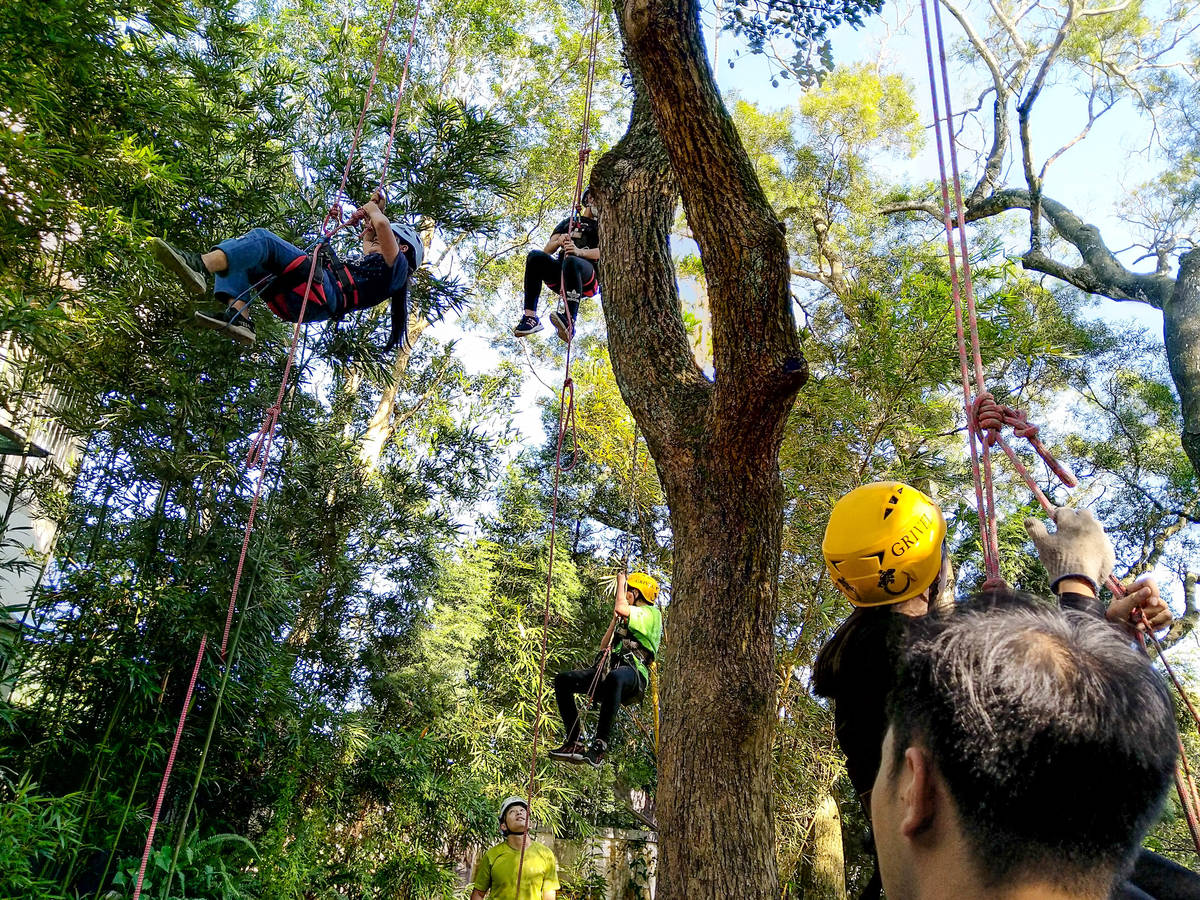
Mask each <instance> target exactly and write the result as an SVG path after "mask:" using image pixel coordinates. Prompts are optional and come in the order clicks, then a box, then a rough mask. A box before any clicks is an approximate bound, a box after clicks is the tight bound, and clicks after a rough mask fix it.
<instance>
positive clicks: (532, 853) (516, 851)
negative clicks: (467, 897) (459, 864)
mask: <svg viewBox="0 0 1200 900" xmlns="http://www.w3.org/2000/svg"><path fill="white" fill-rule="evenodd" d="M500 833H501V834H503V835H504V840H503V841H501V842H500V843H499V844H497V845H496V846H495V847H492V848H491V849H490V850H488V851H487V853H485V854H483V856H481V857H479V862H478V863H477V864H476V865H475V878H474V879H473V881H472V883H471V887H472V891H471V900H483V898H484V897H485V896H489V895H490V900H554V897H555V895H556V894H557V893H558V861H557V860H555V858H554V851H552V850H551V849H550V848H549V847H547V846H545V845H544V844H539V843H538V842H537V841H535V840H533V838H532V837H530V835H529V806H528V804H526V802H525V799H524V798H523V797H509V798H508V799H507V800H505V801H504V802H503V803H502V804H501V805H500ZM522 844H524V846H525V862H524V863H523V864H522V862H521V845H522ZM518 869H520V871H521V893H520V896H518V895H517V870H518Z"/></svg>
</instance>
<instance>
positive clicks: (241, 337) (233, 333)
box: [196, 306, 255, 347]
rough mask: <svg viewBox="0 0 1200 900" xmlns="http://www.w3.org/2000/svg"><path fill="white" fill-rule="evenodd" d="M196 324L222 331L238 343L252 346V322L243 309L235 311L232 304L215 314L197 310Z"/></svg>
mask: <svg viewBox="0 0 1200 900" xmlns="http://www.w3.org/2000/svg"><path fill="white" fill-rule="evenodd" d="M196 324H198V325H203V326H204V327H205V328H214V329H216V330H217V331H223V332H225V333H226V334H227V335H229V336H230V337H231V338H233V339H234V340H235V341H237V342H238V343H239V344H244V345H246V346H247V347H253V346H254V340H255V337H254V323H253V322H251V321H250V317H249V316H247V315H246V313H245V311H244V310H243V311H242V312H240V313H239V312H235V311H234V308H233V307H232V306H227V307H225V311H224V312H222V313H218V314H216V315H214V314H212V313H204V312H197V313H196Z"/></svg>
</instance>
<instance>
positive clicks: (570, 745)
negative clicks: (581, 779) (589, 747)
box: [547, 741, 584, 763]
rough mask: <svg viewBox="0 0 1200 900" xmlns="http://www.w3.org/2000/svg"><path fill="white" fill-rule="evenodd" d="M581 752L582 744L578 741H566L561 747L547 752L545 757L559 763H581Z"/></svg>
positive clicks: (582, 749)
mask: <svg viewBox="0 0 1200 900" xmlns="http://www.w3.org/2000/svg"><path fill="white" fill-rule="evenodd" d="M583 752H584V748H583V744H582V743H580V742H579V741H566V742H564V743H563V745H562V746H561V747H555V748H554V749H553V750H551V751H549V752H548V753H547V756H549V757H550V758H551V759H557V760H559V761H561V762H569V763H581V762H583Z"/></svg>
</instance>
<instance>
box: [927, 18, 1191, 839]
mask: <svg viewBox="0 0 1200 900" xmlns="http://www.w3.org/2000/svg"><path fill="white" fill-rule="evenodd" d="M933 18H934V31H935V33H936V35H937V53H938V58H939V62H940V69H941V85H940V87H941V96H940V102H939V92H938V88H939V85H938V78H937V77H936V75H935V74H934V61H933V57H934V49H933V40H932V38H931V36H930V26H929V10H928V0H921V21H922V24H923V27H924V32H925V53H926V59H927V62H928V72H929V89H930V95H931V97H932V102H933V118H934V134H935V135H936V142H937V155H938V167H939V170H940V175H941V189H942V221H943V225H944V227H945V231H946V251H947V255H948V258H949V265H950V285H951V294H952V297H953V301H954V321H955V325H956V327H957V332H958V354H959V367H960V374H961V380H962V390H963V406H964V409H965V412H966V416H967V433H968V442H969V444H970V448H971V468H972V474H973V477H974V482H975V496H976V503H977V507H978V510H979V518H980V536H981V543H982V546H983V558H984V568H985V570H986V581H985V587H987V586H988V585H997V584H1002V583H1003V580H1002V579H1001V577H1000V560H999V538H998V529H997V521H996V519H997V517H996V506H995V497H994V491H993V481H992V468H991V458H990V453H989V451H990V448H991V447H993V446H995V445H999V446H1000V448H1001V449H1002V450H1003V451H1004V454H1005V455H1006V456H1007V457H1008V458H1009V460H1010V461H1011V462H1012V464H1013V468H1014V469H1015V470H1016V471H1017V473H1018V474H1019V475H1020V476H1021V478H1022V479H1023V480H1024V481H1025V484H1026V485H1028V487H1029V489H1030V491H1032V493H1033V495H1034V496H1035V497H1036V498H1037V500H1038V503H1039V504H1040V505H1041V507H1042V509H1044V510H1045V511H1046V512H1047V513H1048V514H1050V515H1053V514H1054V512H1055V510H1056V507H1055V505H1054V504H1053V503H1052V502H1051V500H1050V498H1049V497H1047V496H1046V494H1045V492H1044V491H1042V489H1041V487H1040V486H1039V485H1038V484H1037V482H1036V480H1035V479H1034V478H1033V475H1032V474H1031V473H1030V472H1029V469H1028V468H1027V467H1026V466H1025V464H1024V463H1023V462H1022V461H1021V459H1020V457H1018V456H1017V454H1016V452H1015V451H1014V450H1013V449H1012V447H1011V446H1009V444H1008V442H1007V441H1006V440H1005V439H1004V436H1003V432H1002V429H1003V428H1004V427H1006V426H1007V427H1011V428H1012V429H1013V433H1014V434H1016V435H1017V436H1018V437H1023V438H1025V439H1026V440H1028V441H1029V443H1030V445H1031V446H1032V447H1033V449H1034V451H1035V452H1036V453H1037V454H1038V456H1040V457H1041V459H1042V460H1043V462H1044V463H1045V464H1046V466H1047V467H1048V468H1049V469H1050V470H1051V471H1053V472H1054V474H1055V475H1056V476H1057V477H1058V478H1059V479H1060V480H1061V481H1062V482H1063V483H1064V484H1065V485H1066V486H1067V487H1075V485H1076V480H1075V476H1074V475H1072V474H1071V472H1070V471H1069V470H1067V469H1066V468H1065V467H1064V466H1062V465H1061V464H1060V463H1059V462H1058V461H1057V460H1056V459H1055V458H1054V456H1053V455H1052V454H1051V453H1050V451H1049V450H1048V449H1047V448H1046V447H1045V446H1044V445H1043V444H1042V442H1041V441H1040V440H1039V439H1038V428H1037V426H1036V425H1033V424H1031V423H1030V422H1029V420H1028V418H1027V417H1026V415H1025V413H1023V412H1021V411H1020V410H1017V409H1014V408H1013V407H1011V406H1002V405H1000V404H999V403H997V402H996V400H995V398H994V397H993V396H992V395H991V393H990V392H989V391H988V390H987V387H986V385H985V382H984V374H983V358H982V354H981V352H980V346H979V324H978V318H977V315H976V306H975V292H974V286H973V283H972V280H971V261H970V257H969V255H968V251H967V231H966V211H965V208H964V204H963V197H962V182H961V180H960V178H959V170H958V153H957V149H956V146H957V142H956V141H955V138H954V132H953V128H952V123H953V120H954V113H953V110H952V108H951V100H950V75H949V66H948V65H947V63H946V45H945V38H944V35H943V31H942V15H941V7H940V4H939V3H938V2H937V0H933ZM943 105H944V108H945V110H946V115H945V117H944V118H943V117H942V116H941V115H940V112H939V110H940V108H941V107H942V106H943ZM943 131H944V137H943ZM944 144H945V145H948V147H949V162H950V165H949V172H947V166H946V153H945V149H944V146H943V145H944ZM951 186H952V187H953V190H954V214H952V212H951V207H950V188H951ZM956 232H957V237H958V248H957V250H956V248H955V233H956ZM960 271H961V279H962V290H961V295H960V285H959V279H960ZM963 299H965V305H966V310H967V317H966V319H967V328H966V329H964V324H963ZM968 337H969V338H970V355H969V356H968V350H967V338H968ZM972 375H973V376H974V395H972V390H971V388H972V384H971V381H972V378H971V376H972ZM977 442H978V443H977ZM1107 585H1108V587H1109V589H1110V590H1111V591H1112V592H1113V594H1114V595H1115V596H1118V597H1120V596H1124V594H1125V588H1124V586H1123V585H1122V584H1121V582H1120V581H1119V580H1118V579H1117V578H1116V577H1115V576H1114V575H1110V576H1109V578H1108V582H1107ZM1135 613H1136V615H1135V621H1140V622H1141V623H1142V624H1143V625H1144V631H1145V634H1148V635H1149V636H1150V638H1151V639H1152V640H1153V641H1154V644H1155V646H1156V647H1157V648H1158V652H1159V653H1158V655H1159V659H1160V660H1161V661H1162V663H1163V666H1164V667H1165V668H1166V671H1167V674H1168V675H1169V677H1170V679H1171V681H1172V682H1173V683H1174V685H1175V689H1176V690H1177V691H1178V693H1179V696H1180V697H1181V698H1182V699H1183V702H1184V703H1185V704H1186V706H1187V708H1188V711H1189V712H1190V713H1191V715H1192V718H1193V719H1194V720H1195V721H1196V723H1197V725H1200V715H1197V713H1196V710H1195V708H1194V707H1193V706H1192V703H1191V700H1190V699H1189V698H1188V695H1187V692H1186V691H1185V690H1184V688H1183V685H1182V683H1181V682H1180V681H1179V679H1178V678H1177V677H1176V676H1175V673H1174V671H1173V670H1172V668H1171V665H1170V663H1169V662H1167V659H1166V656H1165V655H1164V654H1163V647H1162V645H1161V644H1160V643H1159V641H1158V638H1157V636H1156V635H1155V634H1154V629H1153V628H1152V627H1151V626H1150V623H1149V622H1147V621H1146V620H1145V618H1144V616H1142V615H1141V610H1136V611H1135ZM1142 645H1143V647H1144V646H1145V638H1144V637H1143V638H1142ZM1179 751H1180V753H1179V760H1180V764H1179V766H1178V767H1177V768H1176V772H1175V788H1176V791H1177V792H1178V794H1179V801H1180V804H1181V805H1182V807H1183V810H1184V814H1185V816H1186V818H1187V822H1188V828H1189V830H1190V831H1191V834H1192V840H1193V842H1194V843H1195V845H1196V850H1197V852H1198V853H1200V795H1198V794H1197V791H1196V785H1195V781H1194V780H1193V778H1192V773H1191V766H1190V765H1189V763H1188V760H1187V757H1186V755H1185V753H1184V748H1183V744H1182V743H1180V745H1179Z"/></svg>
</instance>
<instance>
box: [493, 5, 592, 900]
mask: <svg viewBox="0 0 1200 900" xmlns="http://www.w3.org/2000/svg"><path fill="white" fill-rule="evenodd" d="M599 25H600V0H592V16H591V20H590V22H589V26H588V27H589V30H590V42H591V46H590V49H589V52H588V73H587V82H586V85H585V89H584V101H583V124H582V126H581V127H580V138H579V164H578V167H577V168H576V172H575V192H574V195H573V198H572V203H571V217H570V218H571V221H570V222H569V223H568V226H567V233H568V234H570V233H571V228H572V226H573V225H574V223H575V219H576V217H577V216H578V215H579V209H580V203H581V201H582V199H583V177H584V172H585V169H586V166H587V160H588V157H589V156H590V155H591V147H590V146H589V141H590V132H589V126H590V122H591V114H592V87H593V85H594V84H595V80H596V47H597V37H598V34H599ZM565 260H566V254H565V253H564V254H563V261H564V262H563V264H564V265H565V264H566V263H565ZM566 283H567V279H566V278H565V277H561V276H560V278H559V297H560V299H561V301H562V305H563V309H564V310H565V311H566V325H567V351H566V359H565V360H564V363H563V373H564V374H563V386H562V390H560V391H559V395H558V440H557V442H556V447H555V451H554V493H553V500H552V501H551V504H550V551H549V557H548V559H547V561H546V603H545V608H544V610H543V612H542V651H541V659H540V660H539V662H538V681H537V707H536V712H535V713H534V719H533V741H532V745H531V747H530V751H529V783H528V786H527V788H526V791H525V808H526V809H527V810H528V811H529V815H528V816H527V817H526V822H529V823H532V821H533V795H534V788H535V787H536V784H537V752H538V738H539V737H540V735H541V729H542V692H543V688H544V686H545V682H546V652H547V647H548V643H549V635H550V595H551V590H552V587H553V583H554V538H555V535H556V534H557V531H558V495H559V486H560V482H561V476H562V473H563V472H569V471H570V470H571V469H573V468H574V467H575V463H576V462H578V460H579V439H578V435H577V434H576V431H575V384H574V382H573V381H572V380H571V352H572V350H573V348H574V344H575V317H574V315H573V314H572V313H571V306H570V304H569V303H567V293H566ZM568 426H569V427H570V430H571V442H572V451H571V461H570V463H569V464H568V465H564V464H563V455H562V451H563V439H564V438H565V437H566V430H567V427H568ZM597 671H599V670H597ZM592 690H593V691H594V690H595V685H594V684H593V687H592ZM528 828H529V826H526V836H525V840H523V841H522V842H521V856H520V859H519V860H518V861H517V883H516V886H515V887H514V890H513V896H514V897H520V896H521V876H522V875H523V874H524V871H525V847H526V845H527V844H528V842H529V831H528Z"/></svg>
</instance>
